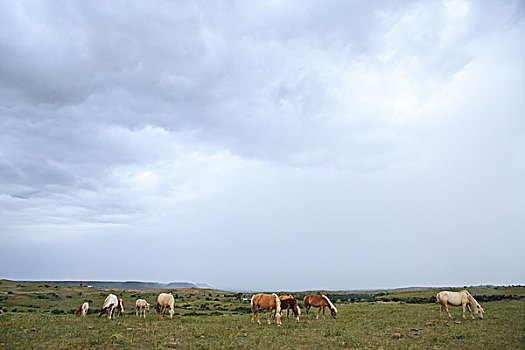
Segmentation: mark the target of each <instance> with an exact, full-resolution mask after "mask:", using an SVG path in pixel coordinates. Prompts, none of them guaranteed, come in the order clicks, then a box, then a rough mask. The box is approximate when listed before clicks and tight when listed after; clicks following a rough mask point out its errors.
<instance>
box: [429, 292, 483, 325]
mask: <svg viewBox="0 0 525 350" xmlns="http://www.w3.org/2000/svg"><path fill="white" fill-rule="evenodd" d="M436 299H437V301H438V303H439V304H440V309H439V317H440V318H443V310H445V311H446V312H447V314H448V317H450V318H452V315H451V314H450V311H448V304H450V305H452V306H460V305H462V306H463V318H466V317H465V309H466V308H467V307H468V311H469V312H470V318H472V319H474V315H473V314H472V309H471V308H470V305H472V306H473V307H474V312H475V313H476V316H478V317H479V318H480V319H481V320H482V319H483V313H484V312H485V310H483V308H482V307H481V305H479V303H478V302H477V301H476V299H474V297H473V296H472V295H470V293H469V292H468V291H466V290H462V291H461V292H449V291H443V292H439V293H438V294H437V295H436Z"/></svg>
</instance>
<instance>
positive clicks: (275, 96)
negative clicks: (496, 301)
mask: <svg viewBox="0 0 525 350" xmlns="http://www.w3.org/2000/svg"><path fill="white" fill-rule="evenodd" d="M0 29H1V30H0V53H1V54H0V101H1V102H0V183H1V184H2V186H1V188H0V246H1V247H2V254H1V255H0V278H10V279H17V280H24V279H29V280H117V281H125V280H142V281H160V282H170V281H190V282H205V283H208V284H211V285H213V286H217V287H221V288H229V289H247V290H272V289H273V290H299V289H374V288H395V287H405V286H463V285H478V284H524V283H525V255H524V254H523V248H524V247H525V235H524V231H523V230H524V227H525V215H523V208H525V113H524V112H525V108H524V107H525V106H524V103H525V102H524V101H525V99H524V98H523V93H524V91H525V84H524V83H525V64H524V63H523V62H524V61H523V57H524V56H525V55H524V54H525V41H524V38H525V5H524V3H523V2H521V1H518V0H516V1H507V2H504V3H499V2H490V1H461V0H450V1H408V2H405V1H374V2H369V1H348V2H340V1H332V0H330V1H322V2H320V1H313V0H312V1H300V2H299V1H287V0H282V1H278V0H273V1H270V0H268V1H212V2H208V1H196V2H190V3H186V2H177V1H155V2H151V3H148V4H147V5H146V4H144V3H142V2H136V1H129V2H127V1H126V2H123V3H114V2H109V3H108V2H104V1H95V2H89V3H85V2H81V1H57V2H45V1H41V2H38V1H37V2H25V1H20V2H4V3H2V4H0Z"/></svg>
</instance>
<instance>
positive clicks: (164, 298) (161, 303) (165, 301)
mask: <svg viewBox="0 0 525 350" xmlns="http://www.w3.org/2000/svg"><path fill="white" fill-rule="evenodd" d="M168 306H169V307H170V311H169V315H170V319H172V318H173V313H174V312H175V310H174V307H175V298H173V295H172V294H171V293H169V294H166V293H160V294H159V297H158V298H157V307H156V310H157V312H158V313H159V316H160V318H162V314H163V313H164V310H166V308H167V307H168Z"/></svg>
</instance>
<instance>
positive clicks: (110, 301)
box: [98, 294, 124, 320]
mask: <svg viewBox="0 0 525 350" xmlns="http://www.w3.org/2000/svg"><path fill="white" fill-rule="evenodd" d="M115 309H117V311H118V314H120V316H124V303H123V302H122V299H121V298H117V296H116V295H115V294H110V295H108V296H107V297H106V300H104V304H103V305H102V308H101V309H100V312H99V314H98V317H100V316H102V315H104V314H105V313H106V312H107V313H108V318H109V319H110V320H111V319H114V318H115Z"/></svg>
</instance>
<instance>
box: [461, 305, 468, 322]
mask: <svg viewBox="0 0 525 350" xmlns="http://www.w3.org/2000/svg"><path fill="white" fill-rule="evenodd" d="M462 306H463V318H464V319H466V317H465V309H466V308H467V304H466V303H464V304H463V305H462Z"/></svg>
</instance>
